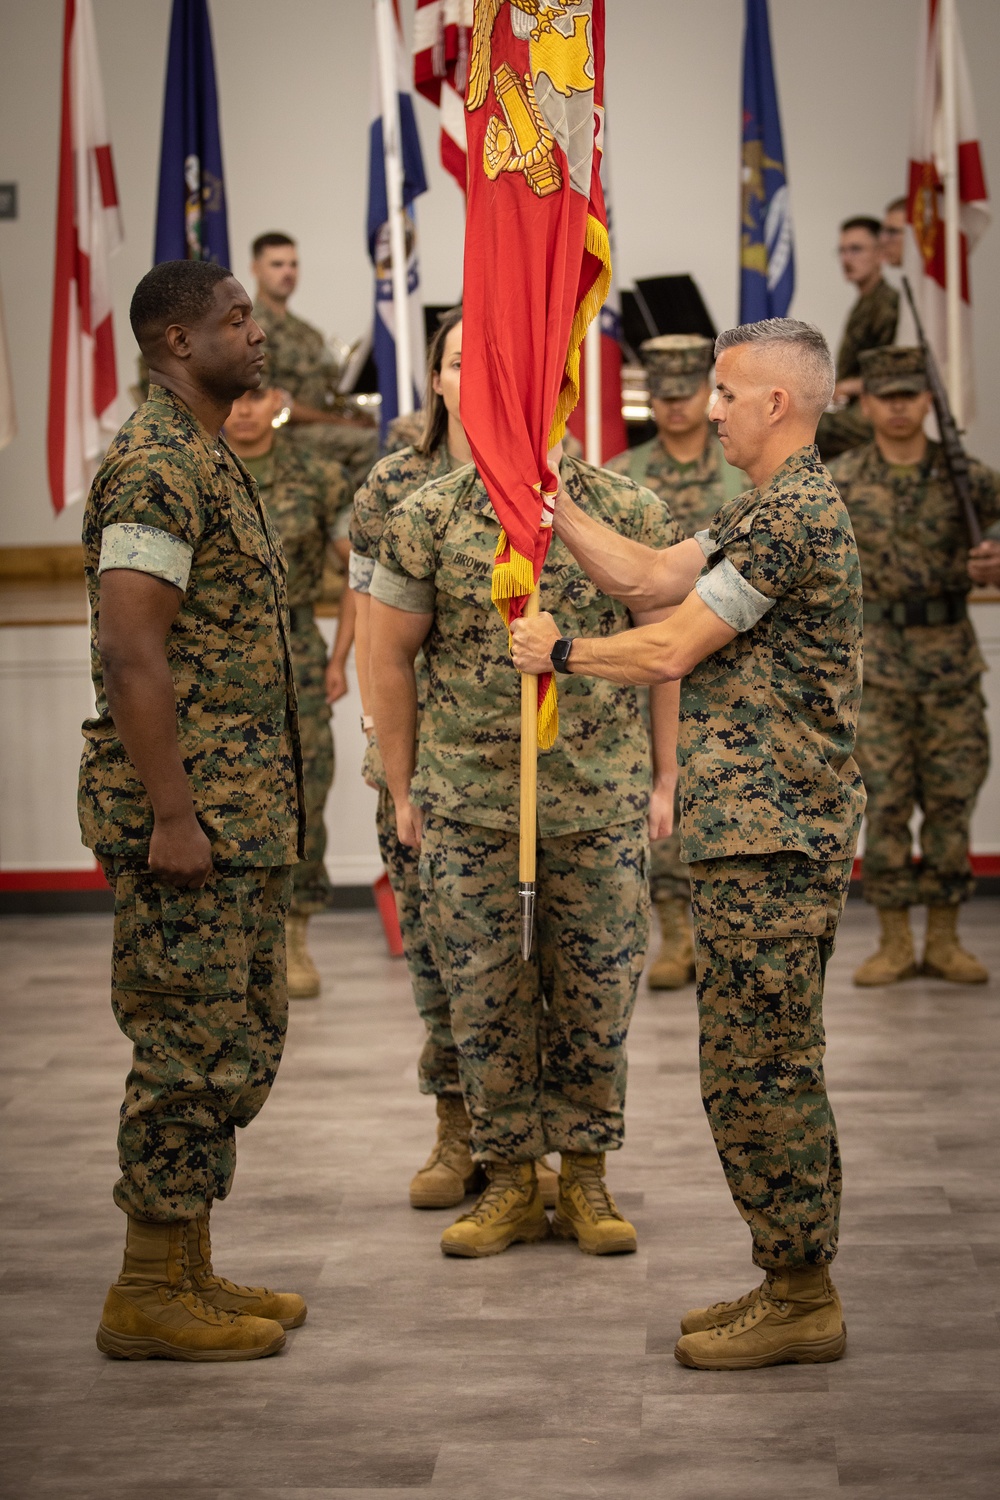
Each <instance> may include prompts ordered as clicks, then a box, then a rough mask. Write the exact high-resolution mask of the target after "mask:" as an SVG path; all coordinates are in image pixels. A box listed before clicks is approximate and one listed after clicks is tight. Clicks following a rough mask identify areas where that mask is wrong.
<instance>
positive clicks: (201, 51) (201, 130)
mask: <svg viewBox="0 0 1000 1500" xmlns="http://www.w3.org/2000/svg"><path fill="white" fill-rule="evenodd" d="M153 260H154V262H155V264H156V265H159V264H160V262H161V261H164V260H212V261H215V262H216V263H217V264H218V265H220V266H228V265H229V230H228V228H227V226H226V188H225V183H224V181H223V176H222V143H221V141H220V139H219V100H218V95H217V93H216V90H215V59H214V56H213V54H212V28H211V25H210V24H209V19H208V0H174V8H173V14H172V16H171V19H170V48H169V52H168V54H167V87H166V92H165V94H164V99H163V141H162V145H161V147H160V191H159V198H158V200H157V206H156V247H155V249H154V251H153Z"/></svg>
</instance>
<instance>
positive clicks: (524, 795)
mask: <svg viewBox="0 0 1000 1500" xmlns="http://www.w3.org/2000/svg"><path fill="white" fill-rule="evenodd" d="M538 607H539V606H538V586H537V584H536V586H535V588H534V589H532V591H531V593H530V594H529V595H528V602H527V604H526V605H525V607H524V616H523V618H524V619H531V617H532V616H533V615H537V614H538ZM537 827H538V678H537V677H532V676H529V675H528V674H527V673H525V674H524V676H522V678H521V821H520V849H519V860H518V874H517V899H518V906H519V908H520V912H521V957H522V958H523V959H524V960H525V961H526V962H527V960H528V959H529V958H530V957H531V940H532V935H533V933H534V927H535V871H536V854H537V839H536V831H537Z"/></svg>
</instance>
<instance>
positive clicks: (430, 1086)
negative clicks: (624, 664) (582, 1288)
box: [350, 442, 461, 1108]
mask: <svg viewBox="0 0 1000 1500" xmlns="http://www.w3.org/2000/svg"><path fill="white" fill-rule="evenodd" d="M454 467H456V466H455V463H454V461H453V459H452V457H451V455H450V453H449V451H448V445H447V442H442V443H440V444H439V445H438V447H437V448H436V449H435V450H434V452H432V453H430V454H426V455H425V454H423V453H418V452H417V451H416V449H414V448H412V447H404V448H402V449H401V450H399V451H396V452H392V453H390V454H388V455H387V456H386V457H385V458H382V459H380V460H379V462H378V463H377V464H376V465H375V467H374V468H373V469H372V470H371V472H370V474H369V475H368V478H367V479H366V480H365V482H364V484H363V485H362V486H361V488H360V489H359V490H358V492H357V494H356V495H355V497H354V512H353V516H352V519H351V565H350V585H351V588H352V589H354V590H355V592H356V593H360V594H367V593H368V591H369V589H370V587H371V580H372V574H373V573H374V571H375V564H376V562H377V561H378V553H379V547H380V545H381V541H382V532H383V530H384V528H385V520H386V516H387V515H388V514H389V511H390V510H391V509H392V507H393V506H394V505H396V504H397V503H398V502H399V501H400V500H404V499H405V498H406V497H407V496H408V495H412V494H414V493H415V491H417V490H419V489H420V488H421V487H422V486H423V485H424V484H426V483H427V482H428V480H432V479H439V478H442V477H443V476H444V475H446V474H448V473H449V472H450V471H451V470H452V469H453V468H454ZM417 670H418V685H419V698H420V701H421V702H422V701H423V698H424V691H425V689H424V683H423V670H422V658H418V663H417ZM362 775H363V776H364V778H365V780H366V781H367V782H368V783H369V785H370V786H375V787H377V788H378V811H377V814H376V828H377V832H378V845H379V852H380V853H381V855H382V862H383V864H384V865H385V868H386V871H387V872H388V875H389V883H390V885H391V886H392V890H393V894H394V896H395V898H396V910H397V912H398V915H399V927H400V932H401V934H402V938H403V951H404V953H405V955H406V963H407V968H408V969H409V973H410V983H411V984H412V986H413V998H414V1001H415V1003H416V1007H417V1011H418V1013H419V1015H420V1019H421V1020H422V1021H423V1023H424V1027H425V1029H426V1033H427V1035H426V1040H425V1042H424V1046H423V1050H422V1052H421V1054H420V1059H419V1062H418V1065H417V1076H418V1079H419V1083H420V1090H421V1093H424V1094H433V1095H435V1096H437V1097H438V1098H448V1097H450V1098H452V1099H460V1098H461V1087H460V1084H459V1078H458V1059H457V1056H456V1053H455V1043H454V1040H453V1039H452V1034H451V1014H450V1010H449V1005H448V994H447V991H446V990H445V988H444V986H443V984H442V983H441V978H440V975H439V974H438V969H437V964H436V963H435V961H434V958H433V956H432V954H431V949H430V943H429V941H428V936H427V932H426V930H425V928H424V925H423V922H422V921H421V917H420V877H419V870H418V864H419V861H418V854H417V850H415V849H411V848H409V847H408V846H407V845H406V844H403V843H400V840H399V838H398V837H397V834H396V814H395V811H394V809H393V803H392V798H391V796H390V795H389V789H388V786H387V784H386V779H385V770H384V768H383V766H382V757H381V755H380V754H379V750H378V745H377V743H376V741H375V737H374V734H371V735H370V738H369V744H368V749H367V751H366V752H365V758H364V762H363V765H362ZM445 1108H446V1107H445Z"/></svg>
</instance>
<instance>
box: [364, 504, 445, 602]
mask: <svg viewBox="0 0 1000 1500" xmlns="http://www.w3.org/2000/svg"><path fill="white" fill-rule="evenodd" d="M419 494H420V491H419V490H418V491H417V496H419ZM415 498H416V496H411V497H410V498H409V499H408V500H403V501H402V502H401V503H400V504H399V505H396V506H394V507H393V509H392V510H391V511H390V512H389V515H388V517H387V519H386V523H385V528H384V530H383V532H382V540H381V543H380V546H379V555H378V561H377V562H376V564H375V569H374V572H373V573H372V578H371V583H370V585H369V592H370V593H371V596H372V598H373V599H378V600H379V601H380V603H382V604H389V605H391V606H392V608H393V609H405V610H407V611H408V612H409V613H410V614H415V615H422V614H431V613H432V612H433V610H434V602H435V597H436V592H437V591H436V588H435V585H434V575H435V573H436V571H437V554H436V549H435V546H434V536H433V533H432V531H431V528H430V526H429V524H428V522H427V519H426V517H425V516H424V514H423V513H422V512H421V511H420V510H419V509H418V507H417V506H415V505H414V504H413V500H414V499H415Z"/></svg>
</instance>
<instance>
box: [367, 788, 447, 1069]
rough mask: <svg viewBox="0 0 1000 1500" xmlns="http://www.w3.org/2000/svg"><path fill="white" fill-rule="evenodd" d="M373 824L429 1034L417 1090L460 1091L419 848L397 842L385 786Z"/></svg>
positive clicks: (415, 989) (418, 1065)
mask: <svg viewBox="0 0 1000 1500" xmlns="http://www.w3.org/2000/svg"><path fill="white" fill-rule="evenodd" d="M375 827H376V830H377V832H378V847H379V852H380V853H381V855H382V863H383V864H384V865H385V868H386V870H387V871H388V875H389V884H390V885H391V886H392V893H393V895H394V896H395V898H396V911H397V913H398V915H399V929H400V932H401V933H402V936H403V952H404V953H405V954H406V965H407V968H408V969H409V971H410V984H411V985H412V987H413V999H414V1001H415V1002H416V1006H417V1011H418V1013H419V1015H420V1019H421V1020H422V1021H423V1023H424V1026H425V1027H426V1029H427V1039H426V1041H425V1042H424V1045H423V1049H422V1051H421V1053H420V1058H419V1061H418V1063H417V1075H418V1077H419V1079H420V1092H421V1093H422V1094H458V1093H461V1085H460V1084H459V1081H458V1054H457V1053H456V1051H455V1043H454V1041H453V1039H452V1035H451V1011H450V1009H449V1005H448V993H447V991H446V990H445V988H444V985H443V984H442V983H441V977H440V975H439V974H438V971H437V965H436V964H435V962H434V959H433V957H432V956H431V950H430V946H429V944H428V942H427V937H426V933H425V929H424V924H423V919H422V918H421V915H420V851H419V849H410V848H408V847H407V845H406V844H401V843H400V842H399V839H398V838H397V837H396V810H395V808H394V807H393V803H392V798H391V797H390V795H389V793H388V792H387V791H386V789H385V787H380V788H379V794H378V812H377V814H376V818H375Z"/></svg>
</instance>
